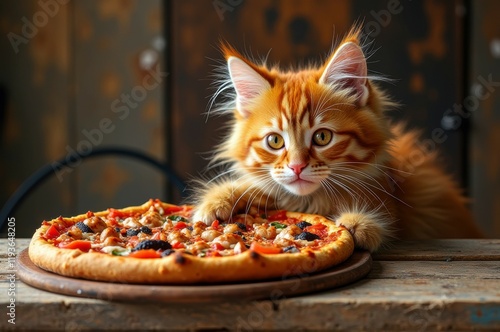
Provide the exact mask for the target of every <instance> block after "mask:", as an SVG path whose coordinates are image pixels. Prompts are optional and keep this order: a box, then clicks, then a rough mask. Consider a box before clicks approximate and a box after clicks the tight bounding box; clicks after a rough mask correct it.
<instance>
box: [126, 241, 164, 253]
mask: <svg viewBox="0 0 500 332" xmlns="http://www.w3.org/2000/svg"><path fill="white" fill-rule="evenodd" d="M143 249H154V250H167V249H172V246H171V245H170V243H168V242H167V241H162V240H146V241H142V242H140V243H139V244H138V245H137V246H136V247H135V248H134V249H132V251H138V250H143Z"/></svg>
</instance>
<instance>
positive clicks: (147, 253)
mask: <svg viewBox="0 0 500 332" xmlns="http://www.w3.org/2000/svg"><path fill="white" fill-rule="evenodd" d="M128 257H134V258H161V254H160V253H159V252H158V251H156V250H154V249H142V250H137V251H133V252H131V253H130V254H129V255H128Z"/></svg>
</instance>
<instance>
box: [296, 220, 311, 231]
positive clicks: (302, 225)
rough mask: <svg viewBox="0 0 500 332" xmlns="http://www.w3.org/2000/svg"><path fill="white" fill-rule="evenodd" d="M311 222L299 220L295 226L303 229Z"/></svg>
mask: <svg viewBox="0 0 500 332" xmlns="http://www.w3.org/2000/svg"><path fill="white" fill-rule="evenodd" d="M311 225H312V224H311V223H309V222H307V221H301V222H299V223H297V226H298V227H299V228H300V229H304V228H306V227H308V226H311Z"/></svg>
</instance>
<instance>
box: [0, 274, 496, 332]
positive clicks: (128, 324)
mask: <svg viewBox="0 0 500 332" xmlns="http://www.w3.org/2000/svg"><path fill="white" fill-rule="evenodd" d="M0 286H1V287H0V292H2V293H4V292H5V283H1V284H0ZM498 286H499V282H498V280H484V281H481V283H480V284H479V283H478V282H477V281H476V280H467V279H457V280H437V281H435V280H431V279H426V280H424V279H416V280H387V279H385V280H365V281H361V282H358V283H356V284H354V285H352V286H348V287H344V288H341V289H338V290H332V291H329V292H324V293H319V294H313V295H309V296H303V297H296V298H289V299H285V298H280V297H276V299H275V300H272V301H259V302H250V303H248V302H242V303H230V302H222V303H216V304H192V305H175V304H164V305H163V304H162V305H158V304H155V303H152V304H141V305H136V304H134V303H116V302H106V301H102V300H88V299H80V298H72V297H66V296H60V295H53V294H50V293H47V292H42V291H38V290H34V289H33V288H31V287H28V286H25V285H23V284H21V283H18V284H17V293H16V301H17V306H16V314H17V322H16V327H17V328H24V329H34V328H53V329H59V330H62V329H70V328H71V329H83V328H86V329H92V328H93V329H99V328H102V327H104V326H107V324H109V322H113V328H116V329H123V330H130V329H143V330H145V329H160V328H162V327H163V328H165V326H168V327H169V329H191V330H193V329H207V328H214V329H238V328H239V329H240V330H262V329H273V328H274V329H332V328H334V329H338V330H351V329H356V330H359V329H370V330H373V329H378V330H381V329H386V330H387V329H398V330H399V329H414V330H415V329H420V328H421V327H422V326H424V327H427V328H431V329H452V330H457V329H470V328H475V329H481V328H482V327H483V328H484V327H486V328H488V329H490V330H492V329H496V328H500V319H499V310H500V305H499V298H500V288H499V287H498ZM478 296H479V297H478ZM0 301H1V302H2V303H0V306H2V307H3V306H4V304H5V302H4V300H0ZM40 303H43V304H44V305H43V306H39V305H40ZM47 317H58V319H57V320H53V319H47ZM138 324H142V325H138ZM7 327H8V326H6V323H5V321H0V328H1V329H5V328H7Z"/></svg>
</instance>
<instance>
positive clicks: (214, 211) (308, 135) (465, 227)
mask: <svg viewBox="0 0 500 332" xmlns="http://www.w3.org/2000/svg"><path fill="white" fill-rule="evenodd" d="M223 52H224V54H225V57H226V60H227V69H228V72H229V78H228V79H227V80H223V81H222V84H221V85H220V87H219V89H218V92H217V94H216V95H219V94H221V93H223V92H224V91H226V90H228V89H231V90H233V89H234V91H235V93H234V94H229V95H227V94H226V99H227V102H226V103H224V104H222V106H220V107H219V109H218V110H219V111H221V112H227V113H231V114H232V120H231V122H230V123H229V125H230V128H231V130H230V133H229V135H228V137H227V138H226V139H225V140H224V142H223V143H222V144H221V145H220V146H219V148H218V149H217V152H216V154H215V157H214V164H216V165H220V164H225V165H227V166H228V167H227V168H226V171H225V172H222V173H221V174H220V175H219V176H216V177H215V178H214V179H213V180H211V181H208V182H207V183H205V184H204V185H203V188H201V189H200V190H199V191H196V192H195V193H194V197H195V198H196V199H197V200H196V201H195V202H194V203H195V204H196V205H197V210H196V213H195V218H197V219H199V220H203V221H205V222H207V223H210V222H212V221H213V220H214V219H217V218H219V219H229V218H230V217H231V215H232V214H233V213H235V212H237V211H241V210H245V209H249V208H251V207H257V208H259V209H263V210H265V209H286V210H292V211H299V212H306V213H315V214H321V215H325V216H328V217H330V218H331V219H332V220H335V222H336V223H337V224H339V225H343V226H345V227H346V228H348V229H349V230H350V231H351V233H352V234H353V237H354V239H355V242H356V245H357V246H358V247H361V248H365V249H368V250H370V251H374V250H377V249H378V248H379V247H380V246H381V245H383V244H384V243H386V242H387V241H388V240H390V239H391V238H400V239H428V238H451V237H462V238H470V237H479V236H481V234H480V232H479V230H478V228H477V227H476V225H475V224H474V222H473V220H472V217H471V214H470V212H469V211H468V210H467V207H466V205H467V201H466V199H465V198H464V197H463V196H462V194H461V191H460V188H459V187H458V185H457V184H456V183H455V182H454V181H453V179H452V178H451V177H450V176H449V175H447V174H446V173H445V171H444V170H443V168H442V167H441V166H440V165H439V163H438V158H437V154H436V153H435V152H431V151H426V150H423V149H422V147H421V145H420V144H419V137H418V134H417V133H416V132H414V131H406V130H405V129H404V127H403V126H402V125H392V124H391V121H390V120H389V118H388V117H387V115H386V111H387V110H388V109H390V108H391V107H392V106H393V104H392V103H391V101H390V100H389V98H388V97H387V96H386V95H385V94H384V92H383V91H382V90H381V89H380V88H378V87H377V85H376V80H377V79H378V77H375V76H369V75H368V73H367V69H366V59H365V56H364V54H363V51H362V47H361V46H360V43H359V30H356V29H354V30H353V31H352V32H351V33H350V34H349V35H348V36H347V37H346V38H344V40H343V41H342V42H341V43H340V44H339V47H338V48H337V49H336V51H335V52H333V53H332V54H331V55H330V57H329V58H328V59H327V61H325V63H324V64H323V65H321V66H319V67H310V68H306V69H302V70H295V71H292V70H291V71H282V70H279V69H278V68H268V67H266V66H265V65H257V64H255V63H253V62H251V61H249V60H248V59H246V58H245V57H244V56H242V55H241V54H240V53H238V52H237V51H236V50H235V49H233V48H232V47H230V46H228V45H224V46H223Z"/></svg>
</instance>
